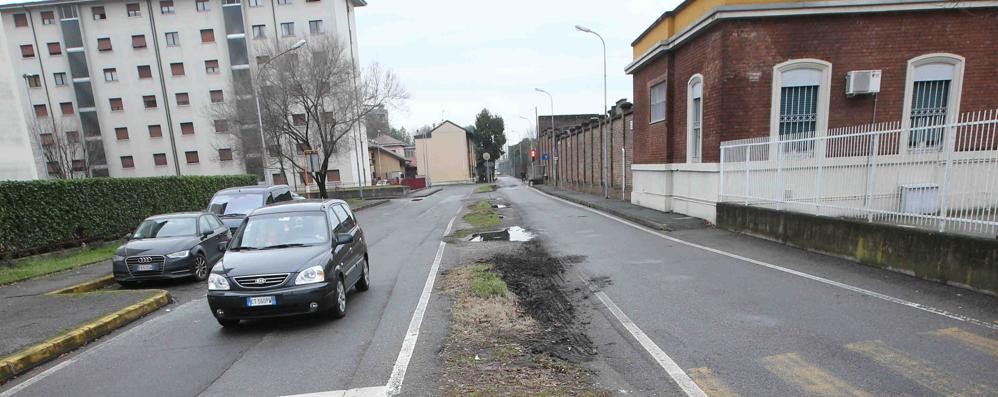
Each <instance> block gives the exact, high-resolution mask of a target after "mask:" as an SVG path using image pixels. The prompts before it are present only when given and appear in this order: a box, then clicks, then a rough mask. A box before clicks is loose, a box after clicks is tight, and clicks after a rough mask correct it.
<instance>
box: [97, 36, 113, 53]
mask: <svg viewBox="0 0 998 397" xmlns="http://www.w3.org/2000/svg"><path fill="white" fill-rule="evenodd" d="M97 50H98V51H111V38H110V37H101V38H99V39H97Z"/></svg>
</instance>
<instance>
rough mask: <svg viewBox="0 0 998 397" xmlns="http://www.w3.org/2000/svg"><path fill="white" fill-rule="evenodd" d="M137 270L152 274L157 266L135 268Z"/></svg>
mask: <svg viewBox="0 0 998 397" xmlns="http://www.w3.org/2000/svg"><path fill="white" fill-rule="evenodd" d="M135 270H136V271H140V272H151V271H153V270H156V265H139V266H138V267H136V268H135Z"/></svg>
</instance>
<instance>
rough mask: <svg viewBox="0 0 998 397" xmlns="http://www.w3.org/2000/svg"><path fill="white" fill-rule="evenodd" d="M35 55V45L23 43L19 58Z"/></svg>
mask: <svg viewBox="0 0 998 397" xmlns="http://www.w3.org/2000/svg"><path fill="white" fill-rule="evenodd" d="M34 57H35V47H33V46H32V45H31V44H24V45H22V46H21V58H25V59H27V58H34Z"/></svg>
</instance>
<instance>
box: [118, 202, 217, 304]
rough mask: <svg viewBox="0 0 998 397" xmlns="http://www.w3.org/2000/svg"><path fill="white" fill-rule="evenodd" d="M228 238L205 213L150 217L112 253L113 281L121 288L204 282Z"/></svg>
mask: <svg viewBox="0 0 998 397" xmlns="http://www.w3.org/2000/svg"><path fill="white" fill-rule="evenodd" d="M231 235H232V234H231V232H230V231H229V229H228V228H226V227H225V225H224V224H222V221H221V220H220V219H218V217H217V216H215V215H214V214H210V213H207V212H183V213H175V214H164V215H156V216H151V217H149V218H146V219H145V220H144V221H142V223H140V224H139V227H138V228H136V229H135V231H134V232H132V233H129V234H128V235H127V236H126V238H127V239H128V242H126V243H125V244H124V245H122V246H121V247H118V249H117V250H116V251H115V252H114V256H113V257H112V258H111V264H112V265H111V266H112V268H113V273H114V279H115V281H117V282H118V283H119V284H121V285H123V286H133V285H135V284H136V283H137V282H139V281H143V280H159V279H175V278H183V277H193V278H194V279H195V280H198V281H204V280H205V279H207V278H208V273H209V272H210V271H211V267H212V266H213V265H214V264H215V263H216V262H218V261H219V260H220V259H221V258H222V255H223V254H224V253H225V251H224V250H225V244H227V243H228V241H229V238H230V237H231Z"/></svg>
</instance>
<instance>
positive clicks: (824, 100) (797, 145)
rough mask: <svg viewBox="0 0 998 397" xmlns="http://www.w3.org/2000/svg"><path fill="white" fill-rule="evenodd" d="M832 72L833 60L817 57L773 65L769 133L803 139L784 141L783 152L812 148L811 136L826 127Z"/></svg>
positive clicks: (780, 136) (773, 136)
mask: <svg viewBox="0 0 998 397" xmlns="http://www.w3.org/2000/svg"><path fill="white" fill-rule="evenodd" d="M831 72H832V64H830V63H828V62H825V61H822V60H818V59H801V60H791V61H788V62H784V63H781V64H779V65H776V66H774V67H773V98H772V103H773V108H772V110H771V112H772V113H771V116H770V119H771V122H770V129H771V130H772V131H771V132H770V136H771V138H776V139H779V140H788V139H791V140H793V139H805V140H804V141H797V142H790V143H786V144H783V145H782V148H781V150H782V151H783V152H785V153H795V152H796V153H807V152H811V151H812V150H813V149H814V141H813V139H812V138H815V137H816V136H817V134H818V132H819V131H821V132H824V131H825V130H826V129H827V127H828V101H829V91H830V90H829V87H830V86H831Z"/></svg>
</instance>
